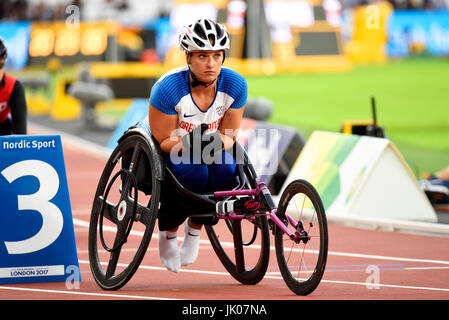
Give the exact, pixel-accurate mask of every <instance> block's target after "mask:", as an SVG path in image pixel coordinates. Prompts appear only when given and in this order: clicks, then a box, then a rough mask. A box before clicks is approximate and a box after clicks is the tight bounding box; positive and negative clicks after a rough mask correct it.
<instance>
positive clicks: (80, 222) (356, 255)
mask: <svg viewBox="0 0 449 320" xmlns="http://www.w3.org/2000/svg"><path fill="white" fill-rule="evenodd" d="M73 223H74V224H75V225H77V226H80V227H89V222H88V221H83V220H80V219H75V218H74V219H73ZM103 230H104V231H112V232H116V230H115V228H113V227H108V226H103ZM131 234H132V235H136V236H143V232H142V231H135V230H131ZM152 237H153V238H157V233H156V232H153V236H152ZM178 239H179V240H183V237H178ZM200 243H201V244H209V245H210V241H209V240H206V239H201V240H200ZM220 243H221V245H222V246H223V247H231V248H233V247H234V243H232V242H227V241H220ZM249 248H252V249H260V246H259V245H252V246H251V247H249ZM270 249H271V250H275V247H274V246H271V247H270ZM298 251H299V250H298ZM305 252H306V253H317V252H316V251H314V250H305ZM330 255H331V256H341V257H351V258H363V259H376V260H391V261H402V262H418V263H434V264H444V265H449V261H447V260H432V259H418V258H402V257H391V256H380V255H371V254H360V253H349V252H337V251H329V252H328V256H330Z"/></svg>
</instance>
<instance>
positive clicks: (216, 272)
mask: <svg viewBox="0 0 449 320" xmlns="http://www.w3.org/2000/svg"><path fill="white" fill-rule="evenodd" d="M79 263H84V264H89V261H87V260H80V261H79ZM101 264H102V265H107V263H106V262H101ZM117 266H120V267H126V266H127V265H126V264H120V263H119V264H117ZM139 269H144V270H154V271H165V272H168V271H167V269H165V268H164V267H156V266H145V265H140V266H139ZM179 272H185V273H198V274H207V275H217V276H226V277H230V274H229V273H228V272H220V271H208V270H194V269H181V270H180V271H179ZM264 278H266V279H276V280H283V278H282V276H274V275H268V274H266V275H265V277H264ZM321 282H322V283H335V284H347V285H360V286H364V287H368V286H373V284H372V283H367V282H357V281H342V280H326V279H322V280H321ZM377 285H378V286H379V287H383V288H398V289H415V290H427V291H444V292H449V288H433V287H418V286H406V285H395V284H384V283H379V284H377V283H376V286H377Z"/></svg>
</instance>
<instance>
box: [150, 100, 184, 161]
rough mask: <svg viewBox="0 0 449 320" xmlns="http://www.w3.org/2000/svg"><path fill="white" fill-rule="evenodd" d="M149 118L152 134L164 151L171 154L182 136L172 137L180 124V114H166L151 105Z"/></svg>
mask: <svg viewBox="0 0 449 320" xmlns="http://www.w3.org/2000/svg"><path fill="white" fill-rule="evenodd" d="M149 109H150V110H149V113H148V120H149V123H150V128H151V134H152V135H153V136H154V137H155V138H156V140H157V142H159V145H160V147H161V150H162V152H164V153H166V154H169V153H170V151H171V149H172V148H173V147H174V146H175V145H176V144H178V143H180V142H181V137H176V138H173V137H172V138H170V137H171V136H172V135H174V133H175V130H176V128H177V125H178V115H177V114H174V115H171V114H166V113H164V112H162V111H159V110H158V109H157V108H155V107H154V106H152V105H151V103H150V107H149Z"/></svg>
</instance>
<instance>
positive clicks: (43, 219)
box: [0, 135, 81, 284]
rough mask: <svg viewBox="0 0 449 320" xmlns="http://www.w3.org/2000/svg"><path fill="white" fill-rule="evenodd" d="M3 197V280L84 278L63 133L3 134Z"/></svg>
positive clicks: (0, 181) (0, 273) (0, 139)
mask: <svg viewBox="0 0 449 320" xmlns="http://www.w3.org/2000/svg"><path fill="white" fill-rule="evenodd" d="M0 199H1V202H0V219H1V221H0V283H2V284H6V283H29V282H54V281H68V279H71V280H70V281H80V280H81V278H80V276H79V274H80V273H79V264H78V255H77V251H76V243H75V232H74V227H73V219H72V211H71V206H70V197H69V190H68V184H67V176H66V171H65V164H64V156H63V152H62V144H61V137H60V136H31V135H27V136H23V135H12V136H1V137H0ZM74 270H75V273H76V272H77V273H78V274H75V275H74ZM76 270H77V271H76Z"/></svg>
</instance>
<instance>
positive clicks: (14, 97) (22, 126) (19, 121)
mask: <svg viewBox="0 0 449 320" xmlns="http://www.w3.org/2000/svg"><path fill="white" fill-rule="evenodd" d="M9 105H10V106H11V119H12V123H13V127H12V133H13V134H27V103H26V99H25V89H24V88H23V85H22V84H21V83H20V82H19V81H18V80H16V83H15V84H14V88H13V90H12V92H11V97H10V98H9Z"/></svg>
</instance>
